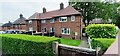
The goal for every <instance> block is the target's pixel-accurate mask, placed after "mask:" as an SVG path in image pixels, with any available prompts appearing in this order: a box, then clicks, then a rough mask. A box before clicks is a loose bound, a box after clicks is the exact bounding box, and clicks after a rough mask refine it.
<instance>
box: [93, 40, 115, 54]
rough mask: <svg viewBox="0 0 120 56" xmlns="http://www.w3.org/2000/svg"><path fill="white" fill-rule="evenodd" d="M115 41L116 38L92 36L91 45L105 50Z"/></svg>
mask: <svg viewBox="0 0 120 56" xmlns="http://www.w3.org/2000/svg"><path fill="white" fill-rule="evenodd" d="M114 41H115V39H114V38H109V39H108V38H92V42H91V46H92V48H93V49H95V48H96V47H100V48H101V50H102V51H103V52H105V51H106V50H107V49H108V47H109V46H110V45H111V44H112V43H113V42H114Z"/></svg>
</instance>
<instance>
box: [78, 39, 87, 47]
mask: <svg viewBox="0 0 120 56" xmlns="http://www.w3.org/2000/svg"><path fill="white" fill-rule="evenodd" d="M79 47H84V48H88V42H87V37H83V38H82V40H81V43H80V45H79Z"/></svg>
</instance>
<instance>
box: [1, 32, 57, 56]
mask: <svg viewBox="0 0 120 56" xmlns="http://www.w3.org/2000/svg"><path fill="white" fill-rule="evenodd" d="M0 36H2V44H3V45H2V47H3V48H2V52H3V54H39V55H42V56H43V55H44V56H53V51H52V42H53V41H58V42H59V39H58V38H50V37H48V38H47V37H43V36H31V35H22V34H17V35H16V34H3V35H0Z"/></svg>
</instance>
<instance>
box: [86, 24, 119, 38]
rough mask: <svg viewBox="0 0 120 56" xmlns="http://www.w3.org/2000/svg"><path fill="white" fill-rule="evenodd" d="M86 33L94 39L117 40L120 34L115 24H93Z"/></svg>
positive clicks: (87, 28)
mask: <svg viewBox="0 0 120 56" xmlns="http://www.w3.org/2000/svg"><path fill="white" fill-rule="evenodd" d="M85 31H86V33H87V35H88V36H89V37H92V38H115V36H116V34H117V32H118V30H117V29H116V26H115V25H113V24H92V25H88V26H87V27H86V30H85Z"/></svg>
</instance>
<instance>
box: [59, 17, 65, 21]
mask: <svg viewBox="0 0 120 56" xmlns="http://www.w3.org/2000/svg"><path fill="white" fill-rule="evenodd" d="M59 22H67V17H60V18H59Z"/></svg>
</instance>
